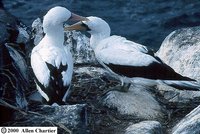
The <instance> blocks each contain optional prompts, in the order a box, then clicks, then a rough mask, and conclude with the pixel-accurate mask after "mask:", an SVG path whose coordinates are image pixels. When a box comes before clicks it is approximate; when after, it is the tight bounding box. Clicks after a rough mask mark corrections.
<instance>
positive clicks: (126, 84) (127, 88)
mask: <svg viewBox="0 0 200 134" xmlns="http://www.w3.org/2000/svg"><path fill="white" fill-rule="evenodd" d="M130 86H131V83H124V84H123V85H122V87H121V92H128V90H129V88H130Z"/></svg>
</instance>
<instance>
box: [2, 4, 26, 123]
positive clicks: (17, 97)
mask: <svg viewBox="0 0 200 134" xmlns="http://www.w3.org/2000/svg"><path fill="white" fill-rule="evenodd" d="M1 2H2V1H0V3H1ZM1 4H2V3H1ZM0 20H1V21H0V100H1V105H0V118H1V120H0V124H1V123H3V122H6V121H9V120H12V118H13V113H14V110H12V109H9V108H8V107H7V106H6V105H5V104H6V103H8V104H9V105H12V106H14V107H17V108H20V109H27V100H26V97H25V91H27V89H28V87H29V82H28V81H29V80H28V72H27V69H28V68H27V67H28V66H27V63H26V60H25V57H26V56H25V53H26V50H25V48H26V43H27V42H28V41H29V33H28V30H27V27H26V26H25V25H23V24H22V23H21V22H20V21H19V20H18V19H17V18H16V17H15V16H13V15H11V14H10V13H9V12H7V11H6V10H5V9H4V8H3V6H1V7H0ZM4 101H5V102H4Z"/></svg>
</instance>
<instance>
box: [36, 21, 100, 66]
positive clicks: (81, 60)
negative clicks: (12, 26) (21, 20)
mask: <svg viewBox="0 0 200 134" xmlns="http://www.w3.org/2000/svg"><path fill="white" fill-rule="evenodd" d="M43 36H44V33H43V29H42V22H41V19H40V18H37V19H36V20H35V21H34V22H33V23H32V39H33V40H34V44H35V45H37V44H38V43H39V42H40V40H41V39H42V38H43ZM64 45H65V46H66V47H69V48H70V50H71V52H72V54H73V58H74V64H75V65H77V64H78V65H79V64H84V65H89V64H90V65H97V61H96V58H95V56H94V52H93V51H92V49H91V48H90V46H89V38H88V37H86V36H85V35H83V34H81V32H76V31H66V32H65V43H64Z"/></svg>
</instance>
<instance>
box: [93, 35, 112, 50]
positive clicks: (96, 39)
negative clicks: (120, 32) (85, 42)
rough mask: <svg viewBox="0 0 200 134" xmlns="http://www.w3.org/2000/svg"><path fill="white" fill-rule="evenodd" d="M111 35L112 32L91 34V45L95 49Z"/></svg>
mask: <svg viewBox="0 0 200 134" xmlns="http://www.w3.org/2000/svg"><path fill="white" fill-rule="evenodd" d="M109 36H110V33H95V34H91V37H90V46H91V47H92V49H93V50H94V49H95V48H96V47H97V46H98V44H99V43H100V41H102V40H104V39H106V38H108V37H109Z"/></svg>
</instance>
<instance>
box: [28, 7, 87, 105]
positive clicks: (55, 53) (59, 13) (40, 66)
mask: <svg viewBox="0 0 200 134" xmlns="http://www.w3.org/2000/svg"><path fill="white" fill-rule="evenodd" d="M84 19H86V18H85V17H81V16H78V15H76V14H74V13H71V12H70V11H69V10H68V9H66V8H64V7H60V6H57V7H54V8H52V9H50V10H49V11H48V12H47V14H46V15H45V16H44V19H43V30H44V33H45V36H44V38H43V39H42V40H41V41H40V43H39V44H38V45H37V46H35V47H34V48H33V50H32V53H31V66H32V69H33V72H34V74H35V82H36V85H37V89H38V91H39V93H40V94H41V95H42V96H43V97H44V99H45V100H46V102H47V103H48V104H53V103H58V104H63V102H65V101H66V99H67V98H68V97H69V95H70V93H71V90H70V84H71V79H72V73H73V59H72V54H71V52H70V50H68V48H67V47H64V44H63V43H64V28H63V24H64V22H66V21H67V20H73V21H81V20H84Z"/></svg>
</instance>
